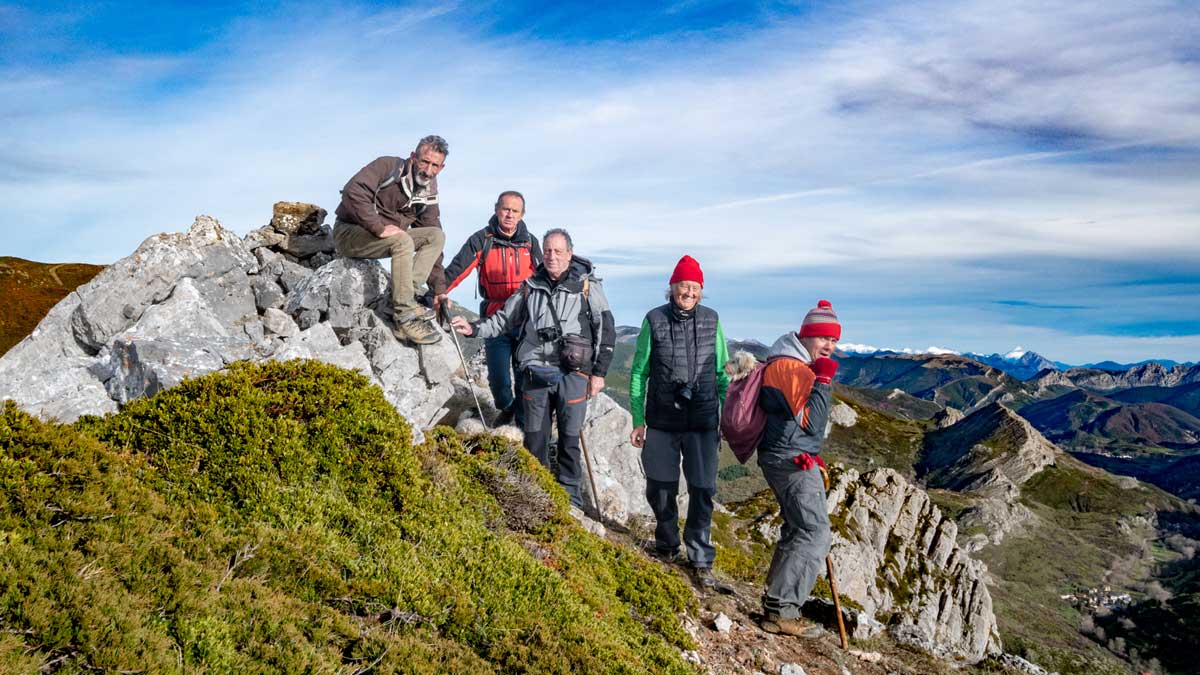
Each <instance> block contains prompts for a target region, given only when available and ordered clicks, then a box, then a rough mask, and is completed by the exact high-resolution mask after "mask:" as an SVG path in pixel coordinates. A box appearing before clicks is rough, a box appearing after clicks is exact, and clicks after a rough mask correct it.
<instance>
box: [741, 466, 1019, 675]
mask: <svg viewBox="0 0 1200 675" xmlns="http://www.w3.org/2000/svg"><path fill="white" fill-rule="evenodd" d="M771 504H772V505H773V504H774V502H773V501H772V502H771ZM828 505H829V509H830V520H831V522H832V524H833V546H832V548H831V550H830V557H831V558H832V560H833V566H834V569H835V570H836V575H837V582H838V591H839V592H840V594H841V595H842V596H843V597H847V598H850V599H853V600H854V601H855V602H857V603H859V604H860V605H862V608H863V613H865V614H866V615H867V616H868V617H870V616H873V617H875V618H876V619H878V620H879V621H881V622H883V623H884V624H886V625H887V626H888V631H889V632H890V633H891V634H892V636H893V637H895V638H896V639H898V640H900V641H902V642H906V643H909V644H913V645H914V646H918V647H919V648H921V649H923V650H925V651H929V652H932V653H935V654H938V655H940V656H943V657H945V658H949V659H953V660H957V661H963V662H969V663H975V662H978V661H979V660H981V659H983V658H984V657H985V656H986V655H988V654H991V653H997V652H999V651H1000V647H1001V645H1000V637H999V631H998V629H997V626H996V617H995V614H994V613H993V611H992V598H991V595H990V594H989V592H988V589H987V584H986V578H987V568H986V566H984V564H983V563H981V562H979V561H978V560H975V559H973V558H971V557H970V556H969V555H967V553H966V551H964V550H963V549H962V548H960V547H959V545H958V543H957V541H956V538H957V536H958V526H957V525H956V524H955V523H954V521H953V520H950V519H948V518H945V517H943V515H942V513H941V511H940V510H939V509H938V508H937V506H935V505H934V504H933V502H932V501H930V498H929V495H928V494H927V493H926V492H925V491H924V490H922V489H921V488H919V487H917V486H916V485H914V484H912V483H910V482H909V481H908V480H906V479H905V478H904V476H902V475H901V474H900V473H898V472H896V471H894V470H892V469H876V470H874V471H870V472H867V473H859V472H858V471H856V470H854V469H846V470H842V471H838V470H837V469H835V470H834V475H833V481H832V485H831V486H830V490H829V494H828ZM741 508H743V507H739V510H740V509H741ZM755 522H758V523H760V524H759V525H758V532H757V534H758V535H761V536H762V537H763V538H765V539H766V540H767V541H774V540H775V539H776V538H777V537H778V535H779V527H780V522H781V521H780V519H779V517H778V509H777V508H776V509H774V510H772V511H771V512H770V513H766V514H761V515H759V516H758V517H757V518H756V519H755ZM805 611H808V608H807V607H806V608H805ZM856 623H860V624H861V623H864V620H863V619H861V618H860V619H858V620H857V621H856ZM868 623H869V622H868Z"/></svg>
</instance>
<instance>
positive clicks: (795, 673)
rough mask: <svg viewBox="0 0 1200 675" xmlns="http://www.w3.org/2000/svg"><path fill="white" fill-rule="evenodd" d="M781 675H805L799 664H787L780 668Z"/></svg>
mask: <svg viewBox="0 0 1200 675" xmlns="http://www.w3.org/2000/svg"><path fill="white" fill-rule="evenodd" d="M779 675H805V674H804V668H801V667H800V664H798V663H785V664H783V665H782V666H779Z"/></svg>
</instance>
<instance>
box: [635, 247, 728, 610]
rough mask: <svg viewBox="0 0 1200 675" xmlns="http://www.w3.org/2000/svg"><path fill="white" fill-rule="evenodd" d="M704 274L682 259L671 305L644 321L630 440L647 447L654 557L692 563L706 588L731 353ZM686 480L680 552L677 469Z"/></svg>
mask: <svg viewBox="0 0 1200 675" xmlns="http://www.w3.org/2000/svg"><path fill="white" fill-rule="evenodd" d="M703 290H704V272H703V271H702V270H701V269H700V263H698V262H696V260H695V259H694V258H692V257H691V256H687V255H685V256H683V257H682V258H680V259H679V262H678V263H677V264H676V265H675V271H674V273H672V274H671V281H670V288H669V289H668V290H667V304H665V305H662V306H659V307H655V308H654V309H652V310H650V311H649V312H647V313H646V318H645V319H643V320H642V331H641V333H640V334H639V335H638V341H637V351H636V352H635V354H634V357H633V367H632V368H631V370H630V373H629V408H630V411H631V412H632V413H633V433H632V434H631V436H630V439H629V440H630V442H631V443H632V444H633V446H634V447H635V448H641V449H642V467H643V468H644V469H645V472H646V499H647V501H649V503H650V508H651V510H653V511H654V519H655V521H657V526H656V527H655V530H654V547H653V549H652V550H651V554H652V555H654V556H655V557H657V558H659V559H661V560H666V561H670V562H680V563H682V562H684V561H685V560H686V562H687V563H688V564H689V565H690V566H691V570H692V575H693V577H694V578H695V580H696V582H697V583H698V584H699V585H700V586H702V587H704V588H714V587H716V585H717V583H716V580H715V579H713V577H712V574H711V570H712V564H713V559H714V557H715V555H716V549H715V548H713V545H712V542H711V541H710V539H711V529H712V512H713V497H714V496H715V495H716V492H717V447H718V444H719V443H720V437H719V435H718V432H717V427H718V425H719V422H720V418H721V404H722V403H723V402H724V400H725V390H726V389H728V387H729V376H728V375H726V374H725V361H726V360H728V349H727V347H726V345H725V335H724V332H723V331H722V330H721V322H720V319H719V318H718V317H717V313H716V312H715V311H713V310H712V309H709V308H708V307H703V306H701V305H700V299H701V298H702V296H703ZM681 461H682V463H683V476H684V478H685V479H686V480H687V489H688V513H687V521H686V523H685V524H684V528H683V542H682V543H683V545H684V548H685V549H686V551H687V557H686V558H684V557H683V555H682V554H681V553H680V551H679V545H680V538H679V508H678V506H677V505H676V501H675V500H676V496H677V495H678V494H679V465H680V462H681Z"/></svg>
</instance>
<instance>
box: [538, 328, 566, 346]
mask: <svg viewBox="0 0 1200 675" xmlns="http://www.w3.org/2000/svg"><path fill="white" fill-rule="evenodd" d="M537 336H538V340H540V341H542V342H543V343H546V342H558V341H559V339H561V338H562V330H561V329H560V328H559V327H558V326H547V327H545V328H539V329H538V330H537Z"/></svg>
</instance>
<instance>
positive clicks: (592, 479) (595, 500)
mask: <svg viewBox="0 0 1200 675" xmlns="http://www.w3.org/2000/svg"><path fill="white" fill-rule="evenodd" d="M588 386H589V387H591V379H589V380H588ZM591 405H592V399H591V397H590V396H589V397H588V398H587V399H585V400H584V403H583V424H581V425H580V426H579V447H580V449H582V450H583V464H584V466H586V467H587V474H588V484H589V485H591V486H592V504H593V505H594V506H595V507H596V518H597V519H598V520H599V521H600V522H601V523H603V522H604V513H603V512H602V511H601V510H600V493H599V492H596V476H595V475H594V474H593V473H592V457H591V454H590V453H588V449H587V441H585V440H583V429H584V427H585V426H586V425H587V414H588V408H589V407H590V406H591Z"/></svg>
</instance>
